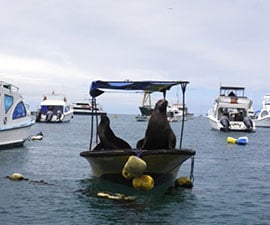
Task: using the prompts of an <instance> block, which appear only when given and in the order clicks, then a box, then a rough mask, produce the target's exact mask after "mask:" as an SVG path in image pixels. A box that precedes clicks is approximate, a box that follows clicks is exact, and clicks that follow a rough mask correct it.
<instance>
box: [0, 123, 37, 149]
mask: <svg viewBox="0 0 270 225" xmlns="http://www.w3.org/2000/svg"><path fill="white" fill-rule="evenodd" d="M33 124H34V121H31V122H27V123H24V124H21V125H17V126H14V127H8V128H2V129H0V149H5V148H12V147H16V146H22V145H23V144H24V142H25V141H26V140H27V139H28V138H29V134H30V129H31V126H32V125H33Z"/></svg>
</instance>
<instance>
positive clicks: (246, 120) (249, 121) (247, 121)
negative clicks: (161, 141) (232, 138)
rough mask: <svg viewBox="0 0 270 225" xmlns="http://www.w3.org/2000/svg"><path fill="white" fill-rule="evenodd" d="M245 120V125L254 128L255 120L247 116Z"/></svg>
mask: <svg viewBox="0 0 270 225" xmlns="http://www.w3.org/2000/svg"><path fill="white" fill-rule="evenodd" d="M243 122H244V124H245V126H246V127H247V129H251V128H253V122H252V120H251V119H250V118H249V117H245V118H244V120H243Z"/></svg>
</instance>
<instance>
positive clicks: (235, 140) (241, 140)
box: [227, 136, 248, 145]
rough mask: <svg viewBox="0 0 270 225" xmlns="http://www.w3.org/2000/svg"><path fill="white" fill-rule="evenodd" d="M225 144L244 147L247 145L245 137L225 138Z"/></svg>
mask: <svg viewBox="0 0 270 225" xmlns="http://www.w3.org/2000/svg"><path fill="white" fill-rule="evenodd" d="M227 142H228V143H230V144H238V145H245V144H247V143H248V137H246V136H245V137H239V138H233V137H227Z"/></svg>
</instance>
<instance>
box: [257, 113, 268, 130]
mask: <svg viewBox="0 0 270 225" xmlns="http://www.w3.org/2000/svg"><path fill="white" fill-rule="evenodd" d="M254 121H255V123H256V126H257V127H270V115H269V116H265V117H264V118H260V119H255V120H254Z"/></svg>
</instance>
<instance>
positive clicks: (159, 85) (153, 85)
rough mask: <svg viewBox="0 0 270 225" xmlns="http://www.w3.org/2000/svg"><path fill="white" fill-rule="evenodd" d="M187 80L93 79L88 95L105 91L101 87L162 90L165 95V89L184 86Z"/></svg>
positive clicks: (94, 95)
mask: <svg viewBox="0 0 270 225" xmlns="http://www.w3.org/2000/svg"><path fill="white" fill-rule="evenodd" d="M188 83H189V81H130V80H126V81H101V80H96V81H93V82H92V84H91V87H90V92H89V93H90V95H91V96H92V97H97V96H99V95H101V94H103V93H104V92H105V91H103V90H101V89H114V90H126V91H138V90H142V91H148V92H163V94H164V95H165V93H166V91H167V90H170V88H171V87H172V86H175V85H183V86H186V85H187V84H188Z"/></svg>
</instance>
